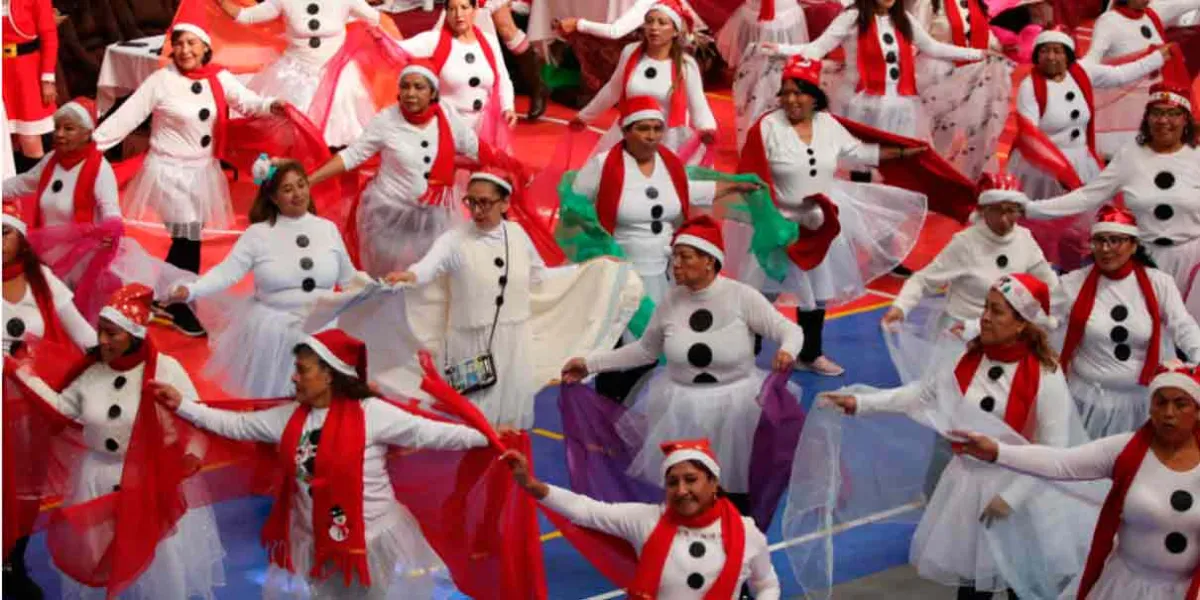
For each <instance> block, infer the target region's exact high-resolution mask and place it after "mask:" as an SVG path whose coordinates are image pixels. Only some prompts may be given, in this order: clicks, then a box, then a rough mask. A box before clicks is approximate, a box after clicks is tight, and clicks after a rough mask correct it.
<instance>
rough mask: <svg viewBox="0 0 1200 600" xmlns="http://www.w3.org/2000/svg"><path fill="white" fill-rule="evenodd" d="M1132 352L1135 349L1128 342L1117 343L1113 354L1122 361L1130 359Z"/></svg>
mask: <svg viewBox="0 0 1200 600" xmlns="http://www.w3.org/2000/svg"><path fill="white" fill-rule="evenodd" d="M1131 354H1133V349H1131V348H1130V347H1129V346H1128V345H1126V344H1117V347H1116V348H1114V349H1113V356H1115V357H1117V360H1119V361H1121V362H1125V361H1127V360H1129V356H1130V355H1131Z"/></svg>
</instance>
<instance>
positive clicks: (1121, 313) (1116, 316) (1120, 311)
mask: <svg viewBox="0 0 1200 600" xmlns="http://www.w3.org/2000/svg"><path fill="white" fill-rule="evenodd" d="M1108 316H1110V317H1112V320H1114V321H1116V322H1118V323H1120V322H1121V321H1124V320H1125V319H1128V318H1129V309H1128V308H1125V305H1124V304H1118V305H1116V306H1114V307H1113V308H1112V310H1111V311H1109V312H1108Z"/></svg>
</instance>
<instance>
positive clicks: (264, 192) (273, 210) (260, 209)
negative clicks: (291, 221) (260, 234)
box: [250, 160, 317, 225]
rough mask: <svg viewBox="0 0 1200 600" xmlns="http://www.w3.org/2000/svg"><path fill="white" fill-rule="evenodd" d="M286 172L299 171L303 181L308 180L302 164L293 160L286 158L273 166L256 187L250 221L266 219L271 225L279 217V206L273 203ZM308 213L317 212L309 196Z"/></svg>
mask: <svg viewBox="0 0 1200 600" xmlns="http://www.w3.org/2000/svg"><path fill="white" fill-rule="evenodd" d="M288 173H299V174H300V177H303V178H304V180H305V181H308V173H306V172H305V171H304V166H303V165H301V164H300V163H298V162H296V161H294V160H286V161H283V162H281V163H279V164H278V165H276V166H275V173H273V174H272V175H271V176H270V177H268V178H267V180H266V181H264V182H263V184H262V186H260V187H259V188H258V195H256V196H254V204H252V205H250V223H252V224H253V223H261V222H263V221H266V222H268V223H270V224H272V225H274V224H275V219H276V218H278V217H279V206H278V205H276V204H275V194H277V193H279V185H280V184H282V183H283V176H284V175H287V174H288ZM308 212H309V214H314V215H315V214H317V207H316V204H315V203H314V202H313V201H312V197H311V196H310V197H309V199H308Z"/></svg>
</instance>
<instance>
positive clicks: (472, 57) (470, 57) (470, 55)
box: [463, 52, 475, 65]
mask: <svg viewBox="0 0 1200 600" xmlns="http://www.w3.org/2000/svg"><path fill="white" fill-rule="evenodd" d="M463 60H465V61H467V64H468V65H469V64H473V63H474V62H475V53H474V52H468V53H467V55H466V56H464V57H463Z"/></svg>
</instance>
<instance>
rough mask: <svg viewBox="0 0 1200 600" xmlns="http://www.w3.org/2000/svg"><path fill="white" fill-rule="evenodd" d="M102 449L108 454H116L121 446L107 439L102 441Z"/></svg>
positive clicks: (115, 441)
mask: <svg viewBox="0 0 1200 600" xmlns="http://www.w3.org/2000/svg"><path fill="white" fill-rule="evenodd" d="M104 447H105V448H107V449H108V451H109V452H116V451H117V450H119V449H120V448H121V445H120V444H118V443H117V440H114V439H112V438H108V439H107V440H104Z"/></svg>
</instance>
